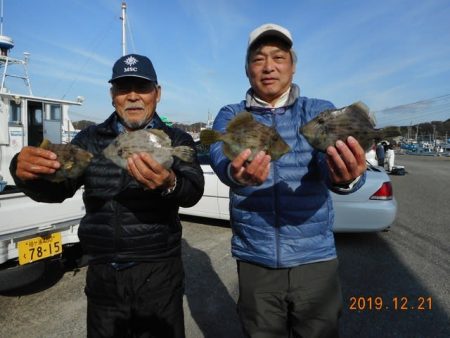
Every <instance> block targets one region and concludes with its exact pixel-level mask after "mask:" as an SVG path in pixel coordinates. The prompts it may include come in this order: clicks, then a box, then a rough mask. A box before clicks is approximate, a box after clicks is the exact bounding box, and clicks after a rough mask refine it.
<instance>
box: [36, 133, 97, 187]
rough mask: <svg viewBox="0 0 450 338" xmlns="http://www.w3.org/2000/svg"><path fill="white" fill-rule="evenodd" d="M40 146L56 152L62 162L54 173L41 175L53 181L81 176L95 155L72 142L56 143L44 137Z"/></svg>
mask: <svg viewBox="0 0 450 338" xmlns="http://www.w3.org/2000/svg"><path fill="white" fill-rule="evenodd" d="M40 147H41V148H43V149H47V150H50V151H51V152H53V153H55V154H56V156H57V160H58V162H59V163H60V164H61V167H59V169H58V170H56V171H55V172H54V173H53V174H47V175H42V176H41V177H42V178H44V179H46V180H48V181H51V182H62V181H64V180H66V179H68V178H77V177H79V176H81V175H82V174H83V172H84V170H85V169H86V168H87V166H88V165H89V163H90V162H91V159H92V157H93V155H92V154H91V153H90V152H89V151H86V150H84V149H81V148H80V147H77V146H75V145H73V144H70V143H68V144H55V143H51V142H50V141H49V140H47V139H44V140H43V141H42V143H41V145H40Z"/></svg>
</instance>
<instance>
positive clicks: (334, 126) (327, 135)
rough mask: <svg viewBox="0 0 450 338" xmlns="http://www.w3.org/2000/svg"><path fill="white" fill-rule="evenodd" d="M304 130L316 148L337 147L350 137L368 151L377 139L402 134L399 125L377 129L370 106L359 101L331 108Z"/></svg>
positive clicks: (301, 128)
mask: <svg viewBox="0 0 450 338" xmlns="http://www.w3.org/2000/svg"><path fill="white" fill-rule="evenodd" d="M300 133H302V134H303V135H304V136H305V138H306V139H307V140H308V142H309V143H310V144H311V146H312V147H314V148H315V149H317V150H319V151H322V152H325V151H326V149H327V148H328V147H329V146H334V145H335V144H336V141H337V140H342V141H344V142H345V140H346V139H347V137H348V136H353V137H354V138H355V139H357V140H358V142H359V144H360V145H361V147H362V148H363V149H364V150H365V151H366V152H367V151H369V149H370V148H371V146H372V145H373V144H374V140H376V139H384V138H389V137H396V136H399V135H400V129H399V128H398V127H386V128H383V129H375V121H374V120H373V118H372V117H371V116H370V114H369V108H368V107H367V106H366V105H365V104H364V103H362V102H360V101H358V102H355V103H353V104H351V105H349V106H346V107H343V108H340V109H327V110H325V111H323V112H321V113H320V114H319V115H317V116H316V117H315V118H314V119H312V120H311V121H309V122H308V123H307V124H305V125H304V126H302V127H300Z"/></svg>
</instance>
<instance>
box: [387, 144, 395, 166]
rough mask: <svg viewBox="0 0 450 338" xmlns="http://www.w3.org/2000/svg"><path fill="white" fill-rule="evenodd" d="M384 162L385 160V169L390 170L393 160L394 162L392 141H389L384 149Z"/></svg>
mask: <svg viewBox="0 0 450 338" xmlns="http://www.w3.org/2000/svg"><path fill="white" fill-rule="evenodd" d="M386 162H387V167H388V168H387V170H388V171H389V172H391V171H392V168H394V162H395V152H394V147H393V146H392V143H390V144H389V145H388V146H387V150H386Z"/></svg>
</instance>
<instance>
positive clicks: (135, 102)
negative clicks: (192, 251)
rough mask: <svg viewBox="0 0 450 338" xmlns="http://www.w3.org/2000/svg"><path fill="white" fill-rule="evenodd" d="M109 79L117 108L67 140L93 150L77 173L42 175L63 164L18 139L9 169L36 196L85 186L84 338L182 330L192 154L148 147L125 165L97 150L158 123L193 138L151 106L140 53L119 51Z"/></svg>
mask: <svg viewBox="0 0 450 338" xmlns="http://www.w3.org/2000/svg"><path fill="white" fill-rule="evenodd" d="M109 82H110V83H111V97H112V103H113V106H114V107H115V111H114V112H113V113H112V114H111V116H109V117H108V118H107V119H106V121H104V122H103V123H101V124H99V125H95V126H90V127H88V128H86V129H84V130H82V131H81V132H79V133H78V134H77V135H76V136H75V138H74V139H73V140H72V144H74V145H77V146H79V147H81V148H83V149H85V150H88V151H89V152H91V153H92V154H93V155H94V157H93V159H92V160H91V163H90V165H89V166H88V168H87V169H86V171H85V172H84V174H83V175H82V176H81V177H79V178H76V179H67V180H66V181H64V182H61V183H53V182H49V181H46V180H43V179H42V178H41V177H40V175H42V174H51V173H54V172H55V171H56V170H58V168H60V165H61V164H60V163H59V162H58V159H57V157H56V155H55V154H54V153H52V152H51V151H48V150H44V149H41V148H36V147H25V148H23V149H22V150H21V152H20V153H19V154H18V155H16V156H15V158H14V159H13V160H12V162H11V166H10V171H11V174H12V175H13V177H14V179H15V182H16V184H17V186H18V187H20V188H21V189H23V191H24V192H25V193H26V194H27V195H28V196H30V197H31V198H33V199H35V200H37V201H43V202H61V201H63V200H64V199H66V198H69V197H71V196H73V194H74V193H75V192H76V190H78V189H79V188H80V187H81V186H82V185H84V194H83V200H84V203H85V206H86V215H85V216H84V217H83V219H82V220H81V222H80V227H79V231H78V236H79V238H80V242H81V244H82V246H83V249H84V251H85V253H86V254H87V255H88V257H89V268H88V271H87V276H86V289H85V292H86V295H87V299H88V309H87V335H88V337H177V338H178V337H184V318H183V293H184V271H183V264H182V260H181V223H180V220H179V217H178V208H179V207H180V206H181V207H190V206H193V205H194V204H195V203H197V202H198V201H199V199H200V198H201V196H202V194H203V188H204V179H203V172H202V169H201V167H200V165H199V163H198V161H197V160H196V159H195V160H194V161H193V163H187V162H183V161H181V160H180V159H178V158H174V162H173V165H172V167H171V168H170V169H166V168H164V167H163V166H162V165H161V164H159V163H158V162H156V161H155V159H153V158H152V156H151V155H150V154H148V153H136V154H133V155H132V156H131V157H130V158H128V170H124V169H121V168H120V167H118V166H116V165H115V164H114V163H113V162H111V161H110V160H108V159H107V158H105V157H104V156H103V155H102V151H103V149H105V148H106V147H107V146H108V145H109V144H110V143H111V142H113V140H114V139H115V138H116V137H117V136H118V135H119V134H121V133H127V132H132V131H134V130H138V129H144V128H157V129H161V130H163V131H164V132H165V133H166V134H167V135H168V136H169V137H170V139H171V141H172V146H174V147H176V146H181V145H183V146H189V147H191V148H192V149H194V151H195V146H194V141H193V139H192V137H191V136H190V135H189V134H187V133H185V132H183V131H181V130H179V129H176V128H171V127H168V126H167V125H166V124H165V123H164V122H163V121H161V118H160V117H159V116H158V114H157V113H156V106H157V104H158V102H159V100H160V97H161V88H160V86H159V85H158V80H157V76H156V72H155V69H154V68H153V64H152V62H151V61H150V60H149V59H148V58H147V57H145V56H142V55H137V54H130V55H126V56H123V57H121V58H120V59H119V60H117V62H116V63H115V64H114V67H113V73H112V78H111V80H109ZM195 158H196V157H195Z"/></svg>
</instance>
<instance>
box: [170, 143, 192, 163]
mask: <svg viewBox="0 0 450 338" xmlns="http://www.w3.org/2000/svg"><path fill="white" fill-rule="evenodd" d="M173 156H176V157H178V158H179V159H181V160H182V161H184V162H192V161H193V160H194V149H192V148H191V147H188V146H178V147H175V148H174V149H173Z"/></svg>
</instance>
